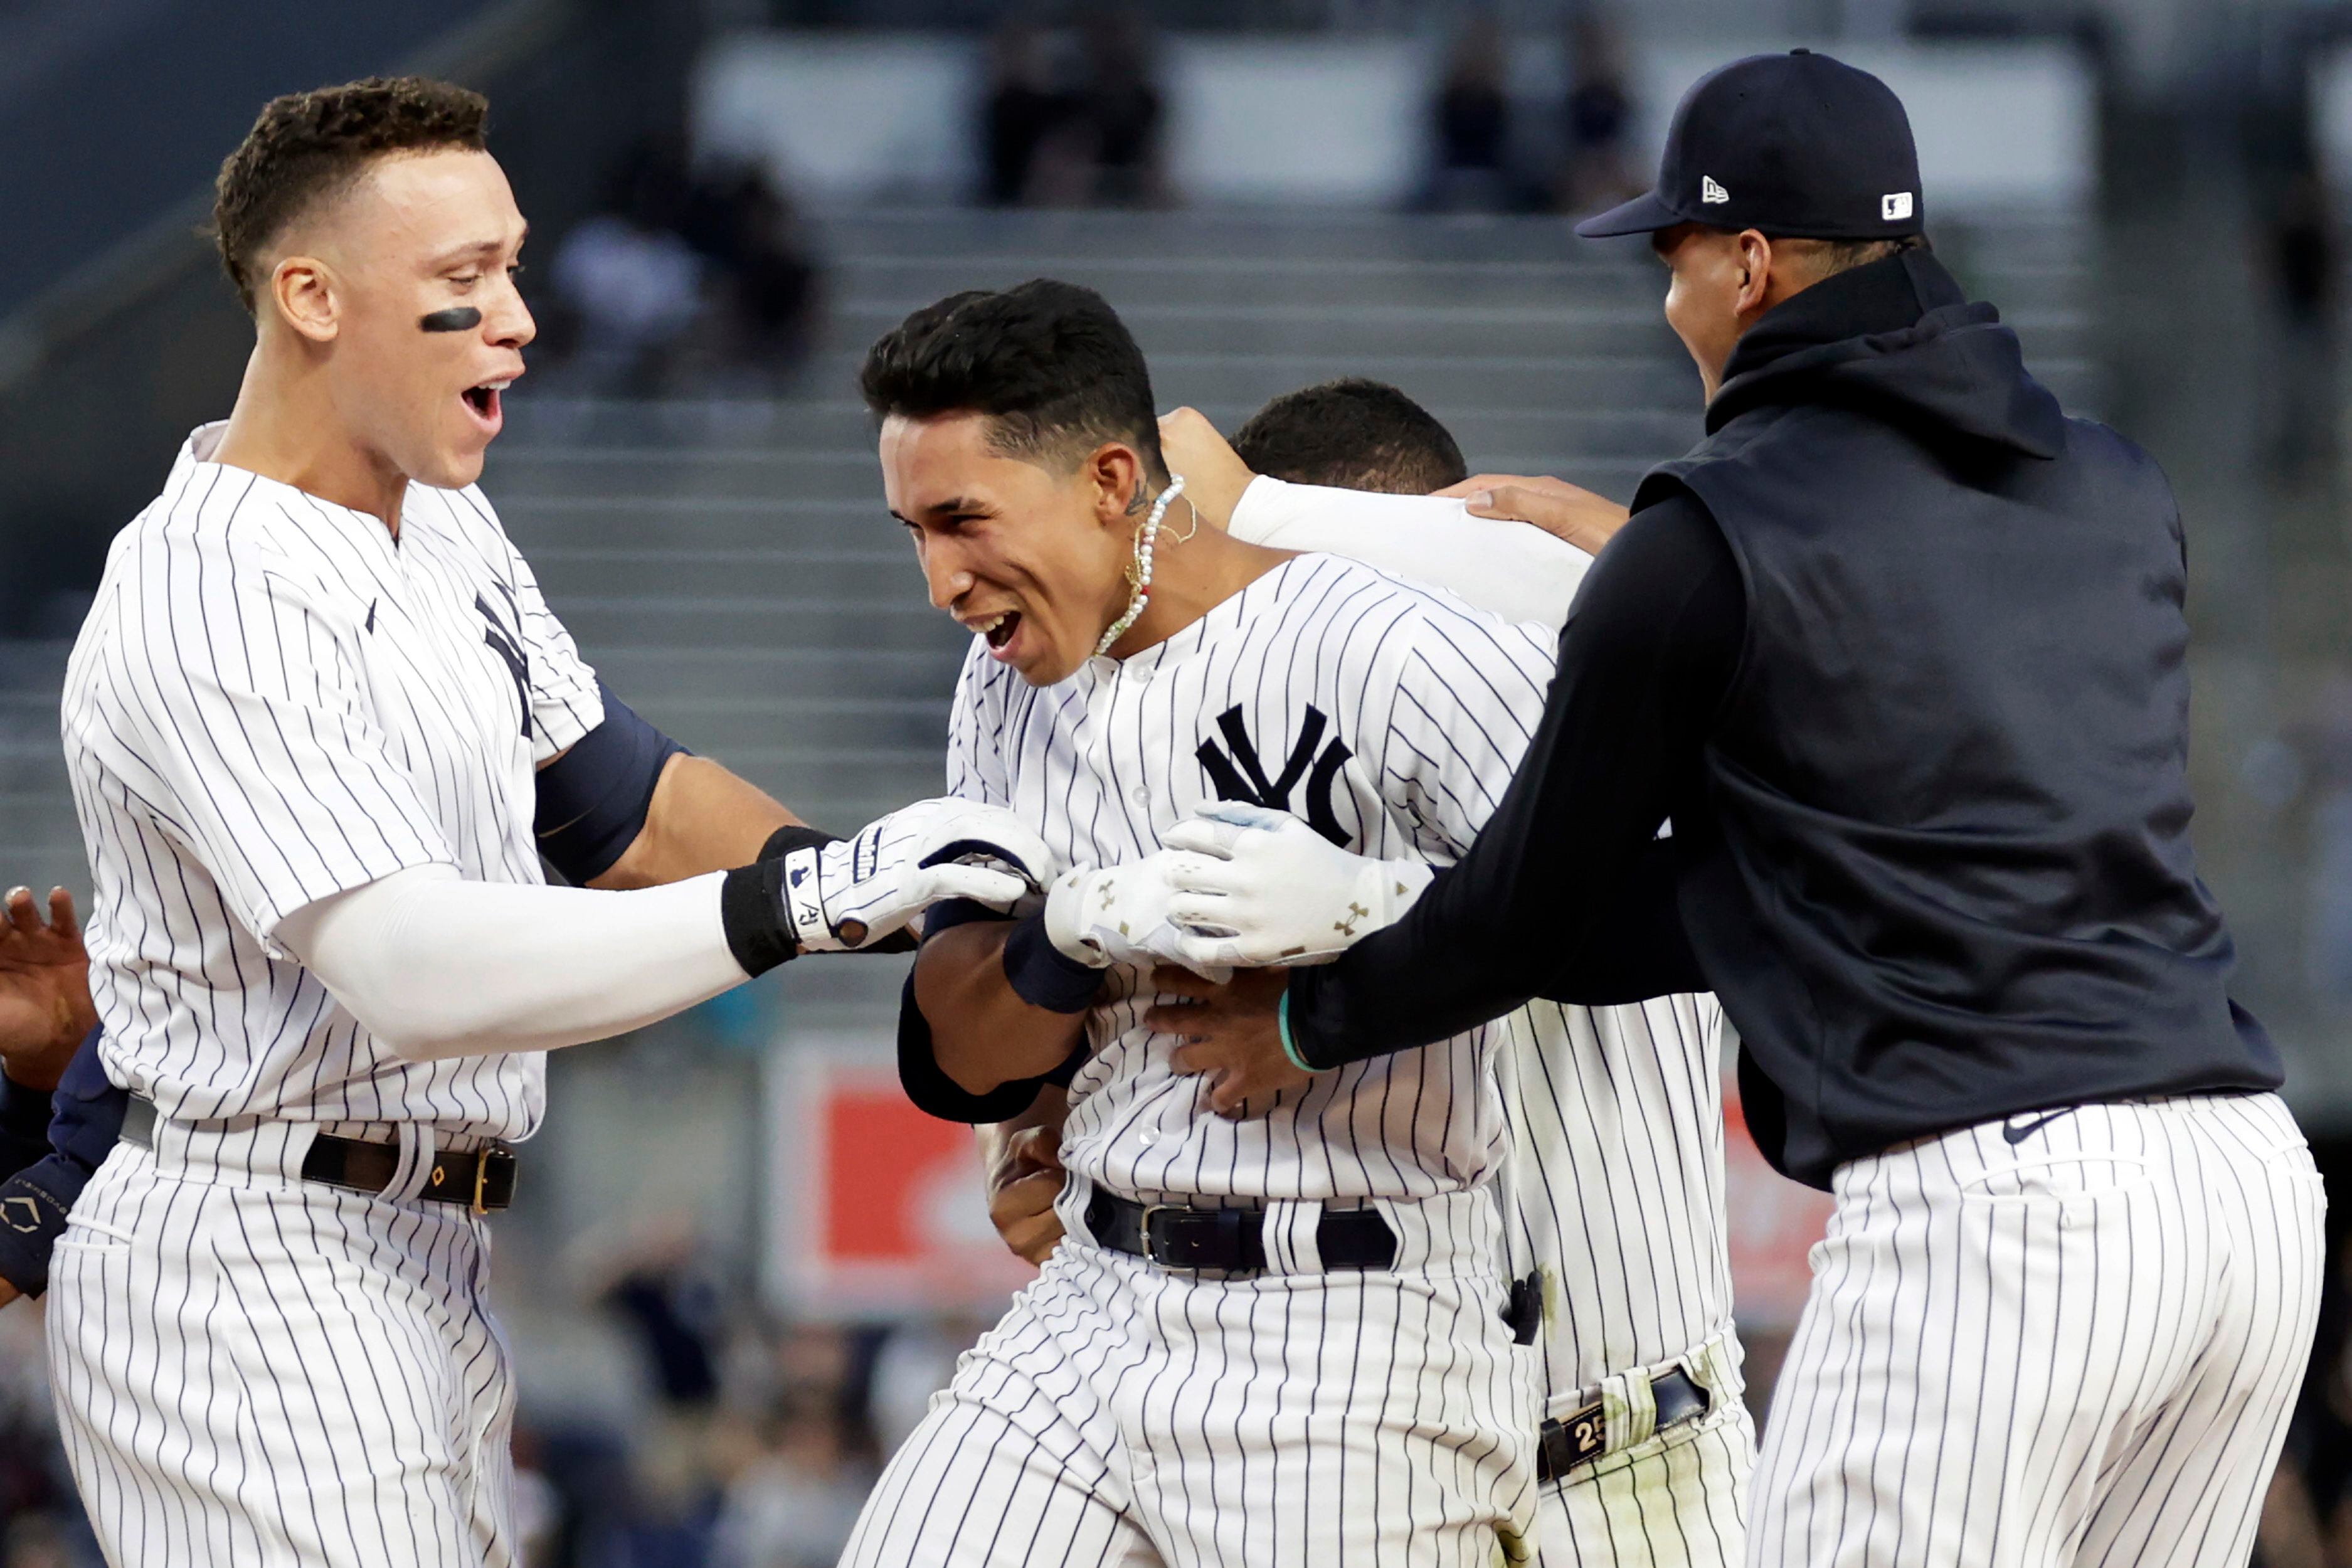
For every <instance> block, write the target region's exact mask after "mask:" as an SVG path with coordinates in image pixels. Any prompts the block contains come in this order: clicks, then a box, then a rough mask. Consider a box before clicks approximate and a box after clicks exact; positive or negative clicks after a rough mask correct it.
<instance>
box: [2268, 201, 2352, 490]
mask: <svg viewBox="0 0 2352 1568" xmlns="http://www.w3.org/2000/svg"><path fill="white" fill-rule="evenodd" d="M2264 229H2265V232H2264V234H2263V243H2264V245H2265V247H2267V249H2268V252H2269V254H2268V256H2267V257H2266V258H2265V259H2266V260H2267V262H2268V263H2269V272H2270V277H2271V292H2272V295H2273V300H2275V302H2276V306H2277V310H2278V314H2279V319H2280V320H2279V325H2280V327H2281V328H2282V332H2281V337H2280V342H2279V343H2278V346H2277V352H2276V355H2275V359H2274V363H2273V374H2271V375H2270V376H2268V377H2266V378H2265V380H2266V382H2267V384H2269V385H2270V387H2271V389H2272V396H2273V408H2272V414H2271V426H2272V427H2271V431H2270V437H2271V442H2272V445H2273V460H2274V461H2275V462H2276V463H2277V464H2278V465H2279V466H2280V468H2282V469H2283V470H2284V473H2285V475H2286V476H2287V477H2288V478H2290V479H2294V478H2300V477H2302V476H2303V475H2305V474H2306V473H2308V472H2310V471H2312V470H2313V469H2314V468H2315V467H2316V466H2317V465H2319V464H2320V463H2321V462H2323V461H2324V460H2325V459H2326V458H2327V456H2328V455H2329V453H2330V452H2331V451H2332V450H2333V448H2334V444H2335V443H2334V434H2335V431H2334V426H2335V408H2336V391H2335V388H2336V353H2335V348H2336V263H2337V258H2336V220H2335V214H2334V211H2333V210H2332V208H2331V206H2330V204H2329V202H2328V198H2327V186H2326V182H2325V181H2323V180H2322V179H2321V178H2320V176H2319V175H2318V174H2316V173H2315V172H2313V171H2310V170H2306V171H2305V172H2304V173H2302V174H2297V175H2296V176H2294V178H2293V179H2291V180H2289V181H2288V182H2287V183H2286V184H2285V186H2284V189H2283V190H2281V191H2280V193H2279V195H2278V196H2277V197H2276V199H2275V200H2274V201H2273V203H2272V206H2271V212H2270V216H2269V218H2268V220H2267V222H2266V223H2265V225H2264Z"/></svg>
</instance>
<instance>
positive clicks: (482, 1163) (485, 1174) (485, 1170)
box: [468, 1142, 514, 1215]
mask: <svg viewBox="0 0 2352 1568" xmlns="http://www.w3.org/2000/svg"><path fill="white" fill-rule="evenodd" d="M494 1158H495V1159H500V1160H504V1161H505V1162H506V1164H507V1168H508V1169H509V1171H511V1170H512V1169H513V1168H514V1151H513V1150H511V1149H509V1148H508V1147H507V1146H506V1145H505V1144H504V1143H499V1142H490V1143H485V1144H483V1145H482V1146H481V1147H480V1148H479V1149H478V1150H476V1151H475V1152H474V1198H473V1202H472V1204H471V1205H468V1206H469V1207H471V1208H472V1209H473V1211H474V1213H475V1214H476V1215H487V1214H488V1213H489V1212H490V1205H489V1204H488V1202H487V1201H486V1199H487V1196H488V1189H489V1184H490V1161H491V1160H492V1159H494ZM507 1201H508V1203H509V1204H511V1203H512V1202H513V1201H514V1184H513V1183H512V1182H511V1181H509V1183H508V1184H507Z"/></svg>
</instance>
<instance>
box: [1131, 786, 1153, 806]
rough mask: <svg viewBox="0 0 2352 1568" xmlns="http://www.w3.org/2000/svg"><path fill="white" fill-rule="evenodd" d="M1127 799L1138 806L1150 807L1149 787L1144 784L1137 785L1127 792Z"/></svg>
mask: <svg viewBox="0 0 2352 1568" xmlns="http://www.w3.org/2000/svg"><path fill="white" fill-rule="evenodd" d="M1127 798H1128V799H1129V800H1131V801H1133V802H1135V804H1136V805H1150V804H1151V790H1150V786H1149V785H1146V784H1138V785H1136V786H1135V787H1134V788H1133V789H1131V790H1129V791H1128V792H1127Z"/></svg>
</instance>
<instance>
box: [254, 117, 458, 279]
mask: <svg viewBox="0 0 2352 1568" xmlns="http://www.w3.org/2000/svg"><path fill="white" fill-rule="evenodd" d="M489 122H490V105H489V101H488V100H487V99H485V98H483V97H482V95H481V94H480V93H478V92H470V91H468V90H467V89H465V88H462V87H455V86H452V85H451V84H449V83H448V82H446V81H435V80H432V79H430V78H427V77H418V76H403V77H376V76H372V77H369V78H367V79H364V80H362V81H349V82H345V83H343V84H342V85H341V87H321V88H315V89H312V90H310V91H309V92H289V93H288V94H286V95H285V96H284V97H283V98H273V99H271V100H269V103H268V106H267V107H266V108H264V109H263V110H262V111H261V118H260V119H258V120H257V121H254V122H253V129H252V130H250V131H248V132H246V133H245V140H244V141H243V142H239V143H237V148H236V152H234V153H230V154H229V155H228V158H227V160H226V162H224V163H222V164H221V168H220V176H219V178H217V179H216V180H215V181H214V182H213V241H214V243H215V245H216V246H218V247H219V248H220V258H221V266H222V267H223V268H226V270H227V272H228V280H229V281H230V282H231V283H234V284H235V285H236V295H237V298H238V299H240V300H244V301H245V308H246V310H247V312H248V313H250V312H251V311H252V310H254V308H255V303H254V302H255V299H256V297H257V294H258V293H259V290H260V284H261V279H259V278H257V277H256V276H255V267H256V264H257V262H258V261H259V260H260V258H261V257H262V256H263V255H264V254H265V253H266V252H267V251H268V247H269V245H270V242H271V241H273V240H275V239H276V238H277V237H278V236H279V235H281V234H283V233H284V232H285V231H286V226H288V225H289V224H290V223H292V222H293V221H294V220H295V219H296V218H297V217H299V216H301V215H302V214H303V213H305V212H306V211H308V210H309V209H310V207H311V206H312V205H315V204H316V203H318V202H319V201H320V200H322V199H323V198H325V197H328V196H331V195H337V194H339V193H341V191H343V190H345V189H347V188H349V186H350V185H351V184H352V182H353V181H355V180H357V179H358V178H359V176H360V174H361V172H362V170H364V169H365V168H366V167H367V165H368V164H369V163H371V162H372V161H373V160H374V159H377V158H381V157H383V156H385V155H386V154H388V153H429V152H436V151H438V150H440V149H442V148H446V147H460V148H467V149H469V150H471V151H474V152H477V153H478V152H480V151H482V150H483V149H484V148H485V147H486V146H488V133H489Z"/></svg>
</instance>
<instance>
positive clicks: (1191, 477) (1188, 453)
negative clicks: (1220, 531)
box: [1160, 408, 1257, 528]
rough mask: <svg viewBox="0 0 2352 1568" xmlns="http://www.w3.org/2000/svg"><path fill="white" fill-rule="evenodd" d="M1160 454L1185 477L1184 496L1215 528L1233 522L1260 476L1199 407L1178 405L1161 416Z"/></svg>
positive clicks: (1176, 472)
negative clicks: (1253, 483)
mask: <svg viewBox="0 0 2352 1568" xmlns="http://www.w3.org/2000/svg"><path fill="white" fill-rule="evenodd" d="M1160 457H1161V458H1163V459H1165V460H1166V462H1167V464H1168V471H1169V472H1170V473H1171V474H1181V475H1183V476H1184V499H1185V500H1188V501H1191V502H1192V508H1193V510H1196V511H1198V512H1199V513H1200V514H1201V521H1202V522H1205V523H1207V524H1208V525H1209V526H1210V527H1212V528H1224V527H1227V526H1229V525H1230V524H1231V523H1232V522H1233V520H1234V507H1236V506H1238V505H1240V504H1241V499H1242V492H1243V491H1244V490H1245V489H1249V484H1250V481H1251V480H1252V479H1255V478H1257V476H1256V475H1255V474H1254V473H1251V472H1250V469H1249V465H1248V464H1247V463H1244V462H1243V461H1242V459H1241V454H1240V453H1238V452H1236V451H1234V448H1233V444H1232V443H1231V442H1229V441H1227V440H1226V439H1225V438H1224V437H1223V436H1222V435H1220V434H1218V432H1217V427H1216V426H1214V425H1212V424H1210V423H1209V416H1207V415H1205V414H1203V413H1202V412H1201V411H1200V410H1199V409H1197V408H1179V409H1177V410H1175V411H1174V412H1173V413H1171V414H1163V415H1161V416H1160ZM1170 521H1171V522H1172V521H1175V520H1174V519H1172V518H1171V520H1170Z"/></svg>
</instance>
